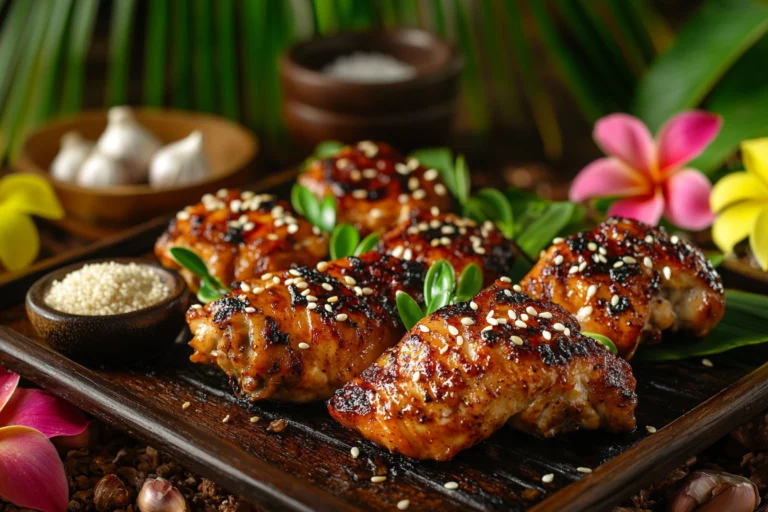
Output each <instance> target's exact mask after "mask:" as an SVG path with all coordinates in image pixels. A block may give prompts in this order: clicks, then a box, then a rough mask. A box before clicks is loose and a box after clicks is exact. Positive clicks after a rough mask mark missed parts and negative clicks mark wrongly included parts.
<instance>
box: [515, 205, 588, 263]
mask: <svg viewBox="0 0 768 512" xmlns="http://www.w3.org/2000/svg"><path fill="white" fill-rule="evenodd" d="M575 208H576V205H574V204H573V203H569V202H561V203H552V204H550V205H549V206H547V208H546V209H545V210H544V212H543V213H542V214H541V215H540V216H539V217H538V218H537V219H536V220H534V221H533V222H531V223H530V224H529V225H528V227H527V228H526V229H525V230H524V231H523V232H522V233H520V234H519V235H518V236H517V240H516V241H517V243H518V245H520V248H521V249H522V250H523V251H525V253H526V254H527V255H529V256H531V257H532V258H536V257H538V254H539V251H541V250H542V249H544V248H545V247H547V246H549V244H550V243H551V242H552V239H553V238H554V237H556V236H557V235H558V234H559V233H560V231H561V230H562V229H563V228H564V227H565V226H566V225H567V224H568V223H569V222H570V220H571V217H572V215H573V212H574V210H575Z"/></svg>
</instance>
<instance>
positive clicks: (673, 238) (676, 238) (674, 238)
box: [669, 235, 680, 244]
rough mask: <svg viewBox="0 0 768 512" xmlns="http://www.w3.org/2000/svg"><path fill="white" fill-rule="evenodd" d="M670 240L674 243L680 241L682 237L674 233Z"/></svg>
mask: <svg viewBox="0 0 768 512" xmlns="http://www.w3.org/2000/svg"><path fill="white" fill-rule="evenodd" d="M669 241H670V242H672V243H673V244H676V243H677V242H679V241H680V238H679V237H678V236H677V235H672V238H670V239H669Z"/></svg>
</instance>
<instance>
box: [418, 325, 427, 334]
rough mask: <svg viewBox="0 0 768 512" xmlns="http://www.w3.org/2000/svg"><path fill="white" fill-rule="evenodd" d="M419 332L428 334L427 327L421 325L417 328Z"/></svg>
mask: <svg viewBox="0 0 768 512" xmlns="http://www.w3.org/2000/svg"><path fill="white" fill-rule="evenodd" d="M419 330H420V331H421V332H429V327H427V326H426V325H423V324H422V325H420V326H419Z"/></svg>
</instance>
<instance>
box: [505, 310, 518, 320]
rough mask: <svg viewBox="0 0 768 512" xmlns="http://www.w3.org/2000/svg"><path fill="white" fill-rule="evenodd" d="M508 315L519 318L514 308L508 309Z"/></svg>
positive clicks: (515, 318)
mask: <svg viewBox="0 0 768 512" xmlns="http://www.w3.org/2000/svg"><path fill="white" fill-rule="evenodd" d="M507 315H509V318H511V319H512V320H517V313H515V312H514V311H513V310H511V309H508V310H507Z"/></svg>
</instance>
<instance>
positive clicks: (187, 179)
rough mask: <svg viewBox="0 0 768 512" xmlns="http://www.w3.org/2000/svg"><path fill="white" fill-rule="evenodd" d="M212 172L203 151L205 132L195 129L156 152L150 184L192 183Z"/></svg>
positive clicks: (151, 168) (150, 170) (150, 167)
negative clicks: (185, 136)
mask: <svg viewBox="0 0 768 512" xmlns="http://www.w3.org/2000/svg"><path fill="white" fill-rule="evenodd" d="M210 174H211V170H210V165H209V164H208V160H207V159H206V158H205V154H204V153H203V134H202V133H200V132H199V131H197V130H195V131H194V132H192V133H191V134H190V135H189V136H188V137H187V138H184V139H181V140H180V141H178V142H174V143H172V144H168V145H167V146H165V147H164V148H162V149H161V150H160V151H158V152H157V153H156V154H155V156H154V157H153V158H152V163H151V164H150V166H149V184H150V185H151V186H153V187H158V188H162V187H179V186H183V185H192V184H194V183H199V182H201V181H204V180H205V179H206V178H208V176H210Z"/></svg>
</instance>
